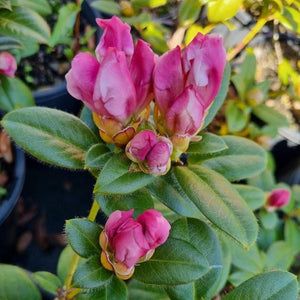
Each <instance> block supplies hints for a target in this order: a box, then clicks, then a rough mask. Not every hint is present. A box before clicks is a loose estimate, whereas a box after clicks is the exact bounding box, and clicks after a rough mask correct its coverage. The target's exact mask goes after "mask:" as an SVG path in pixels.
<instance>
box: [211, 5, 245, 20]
mask: <svg viewBox="0 0 300 300" xmlns="http://www.w3.org/2000/svg"><path fill="white" fill-rule="evenodd" d="M242 2H243V1H242V0H212V1H208V3H207V18H208V20H209V21H210V22H213V23H218V22H223V21H226V20H228V19H230V18H232V17H234V16H235V14H236V13H237V12H238V9H239V8H240V6H241V4H242Z"/></svg>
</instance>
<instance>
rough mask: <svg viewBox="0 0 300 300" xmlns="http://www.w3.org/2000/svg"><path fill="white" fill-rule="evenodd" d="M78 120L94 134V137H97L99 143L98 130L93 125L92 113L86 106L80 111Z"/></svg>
mask: <svg viewBox="0 0 300 300" xmlns="http://www.w3.org/2000/svg"><path fill="white" fill-rule="evenodd" d="M80 119H81V121H83V122H84V123H85V124H86V125H87V126H88V127H89V128H90V129H91V131H93V132H94V134H95V136H97V137H99V141H102V140H101V139H100V136H99V129H98V127H97V126H96V125H95V123H94V120H93V115H92V111H91V110H90V109H89V108H87V107H86V106H84V107H83V109H82V110H81V113H80Z"/></svg>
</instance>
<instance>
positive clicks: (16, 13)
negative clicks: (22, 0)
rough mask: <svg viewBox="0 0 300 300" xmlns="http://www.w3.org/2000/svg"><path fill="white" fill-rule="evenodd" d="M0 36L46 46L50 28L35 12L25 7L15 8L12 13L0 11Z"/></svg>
mask: <svg viewBox="0 0 300 300" xmlns="http://www.w3.org/2000/svg"><path fill="white" fill-rule="evenodd" d="M0 28H1V34H2V35H5V36H12V37H14V38H18V39H20V40H21V42H22V41H25V40H28V39H30V40H33V41H35V42H38V43H45V44H47V43H48V41H49V39H50V28H49V26H48V24H47V23H46V21H45V20H44V19H43V18H42V17H41V16H40V15H39V14H37V13H36V12H34V11H33V10H30V9H28V8H25V7H21V6H16V7H13V10H12V11H9V10H4V9H3V10H0Z"/></svg>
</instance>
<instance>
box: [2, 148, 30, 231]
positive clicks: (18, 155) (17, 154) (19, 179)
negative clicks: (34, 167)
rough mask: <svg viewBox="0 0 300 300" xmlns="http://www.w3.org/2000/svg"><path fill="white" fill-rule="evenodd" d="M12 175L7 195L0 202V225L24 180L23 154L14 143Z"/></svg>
mask: <svg viewBox="0 0 300 300" xmlns="http://www.w3.org/2000/svg"><path fill="white" fill-rule="evenodd" d="M14 159H15V161H14V175H13V177H14V178H13V183H12V186H11V187H10V189H9V190H8V195H7V197H6V198H4V199H3V201H2V202H1V203H0V225H1V224H2V223H3V222H4V221H5V220H6V219H7V217H8V216H9V215H10V213H11V211H12V210H13V208H14V207H15V205H16V203H17V201H18V199H19V197H20V195H21V192H22V189H23V185H24V180H25V154H24V152H23V151H22V150H21V149H20V148H19V147H18V146H16V145H14Z"/></svg>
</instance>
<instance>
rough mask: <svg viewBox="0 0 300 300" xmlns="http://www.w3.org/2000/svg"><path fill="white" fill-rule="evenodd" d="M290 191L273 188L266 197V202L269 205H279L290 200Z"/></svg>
mask: <svg viewBox="0 0 300 300" xmlns="http://www.w3.org/2000/svg"><path fill="white" fill-rule="evenodd" d="M290 197H291V192H290V191H289V190H286V189H275V190H273V191H272V192H271V194H270V195H269V197H268V200H267V203H268V205H269V206H274V207H281V206H284V205H286V204H288V202H289V201H290Z"/></svg>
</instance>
